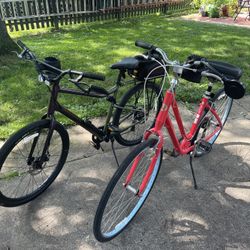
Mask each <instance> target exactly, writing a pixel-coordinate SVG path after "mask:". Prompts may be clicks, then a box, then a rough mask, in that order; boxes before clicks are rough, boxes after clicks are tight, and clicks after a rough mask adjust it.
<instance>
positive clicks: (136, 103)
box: [0, 41, 164, 207]
mask: <svg viewBox="0 0 250 250" xmlns="http://www.w3.org/2000/svg"><path fill="white" fill-rule="evenodd" d="M17 44H18V45H19V47H20V48H21V49H22V52H21V53H20V54H18V57H19V58H21V59H26V60H30V61H32V62H34V64H35V67H36V70H37V72H38V74H39V80H40V81H41V82H43V83H45V84H46V85H47V86H48V89H49V91H50V95H51V97H50V101H49V105H48V110H47V113H46V115H44V116H43V117H42V119H41V120H39V121H36V122H33V123H31V124H29V125H27V126H25V127H24V128H22V129H20V130H19V131H18V132H16V133H15V134H13V135H12V136H11V137H10V138H9V139H8V140H7V141H6V142H5V143H4V145H3V146H2V148H1V149H0V205H2V206H6V207H13V206H19V205H22V204H25V203H27V202H29V201H31V200H33V199H34V198H36V197H37V196H38V195H40V194H42V193H43V192H44V191H45V190H46V189H47V188H48V187H49V186H50V184H51V183H52V182H53V181H54V180H55V178H56V177H57V176H58V174H59V173H60V171H61V169H62V167H63V165H64V163H65V161H66V159H67V155H68V150H69V136H68V133H67V131H66V129H65V128H64V126H63V125H62V124H60V123H59V122H58V121H57V120H56V118H55V116H54V114H55V112H59V113H61V114H63V115H64V116H66V117H68V118H69V119H71V120H72V121H74V122H75V123H76V124H78V125H80V126H82V127H83V128H84V129H86V130H88V131H89V132H90V133H91V134H92V142H93V145H94V147H95V148H96V149H99V148H100V143H101V142H103V141H104V142H109V141H111V142H113V141H114V139H115V140H116V141H117V142H118V143H120V144H121V145H124V146H132V145H136V144H138V143H140V142H141V140H142V136H143V133H144V131H145V129H147V128H151V127H152V126H153V125H154V121H155V118H156V116H157V113H158V111H159V108H160V107H161V104H162V97H161V95H160V93H161V90H160V87H159V86H158V85H157V84H156V83H155V81H156V79H161V77H162V75H164V72H161V71H159V70H157V69H156V70H154V68H156V63H155V62H152V61H150V60H147V59H146V57H143V56H137V57H131V58H125V59H123V60H122V61H120V62H118V63H116V64H114V65H112V66H111V68H112V69H117V70H119V74H118V78H117V80H116V84H115V86H113V87H112V88H110V89H108V90H106V89H104V88H102V87H100V86H96V85H91V84H87V83H86V82H84V81H83V79H84V78H88V79H94V80H100V81H104V80H105V78H104V77H103V76H102V75H99V74H93V73H85V72H79V71H75V70H62V69H61V65H60V61H59V60H58V59H56V58H54V57H47V58H45V60H44V61H40V60H38V59H37V58H36V56H35V55H34V53H32V52H31V50H30V49H29V48H28V47H27V46H26V45H24V44H23V43H22V42H21V41H18V42H17ZM151 71H152V72H154V73H153V74H152V75H151V78H150V79H149V78H146V79H145V76H147V75H148V74H149V72H151ZM128 75H129V76H130V77H129V79H130V80H127V81H125V76H128ZM65 76H68V77H69V79H68V80H69V82H70V83H72V84H73V85H74V88H73V87H72V88H63V87H62V86H61V85H60V81H61V80H62V79H63V78H64V79H65ZM131 77H132V78H131ZM131 82H133V83H134V84H133V86H132V88H130V89H129V90H128V91H127V92H126V93H125V94H124V95H123V97H122V98H121V101H120V103H119V104H117V101H116V99H117V93H118V90H119V88H120V87H121V86H123V85H125V84H128V83H131ZM59 94H71V95H79V96H89V97H95V98H105V99H106V100H107V101H108V102H110V108H109V110H108V113H107V117H106V122H105V124H104V125H103V126H101V127H96V126H95V125H94V124H92V123H91V121H89V120H83V119H81V118H79V117H78V116H77V115H75V114H74V113H72V112H71V111H70V110H68V109H67V108H65V107H64V106H63V105H62V104H60V103H59V101H58V96H59ZM111 118H113V119H111Z"/></svg>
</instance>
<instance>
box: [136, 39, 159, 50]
mask: <svg viewBox="0 0 250 250" xmlns="http://www.w3.org/2000/svg"><path fill="white" fill-rule="evenodd" d="M135 46H137V47H141V48H143V49H147V50H151V49H156V47H155V46H154V45H152V44H150V43H146V42H143V41H139V40H137V41H136V42H135Z"/></svg>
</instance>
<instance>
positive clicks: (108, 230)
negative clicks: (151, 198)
mask: <svg viewBox="0 0 250 250" xmlns="http://www.w3.org/2000/svg"><path fill="white" fill-rule="evenodd" d="M136 45H137V46H139V47H142V48H144V49H147V50H148V52H147V54H146V55H147V56H146V57H147V58H148V59H151V60H154V61H157V62H158V63H159V67H163V68H164V70H165V72H166V76H167V75H168V73H167V72H168V70H169V68H170V67H171V68H173V75H174V77H173V79H172V80H171V81H170V88H169V89H168V90H167V91H166V94H165V97H164V101H163V104H162V107H161V110H160V112H159V114H158V116H157V118H156V121H155V126H154V127H153V128H151V129H149V130H147V131H146V132H145V134H144V141H143V142H142V143H141V144H139V145H138V146H137V147H136V148H135V149H134V150H133V151H132V152H131V153H130V154H129V155H128V156H127V158H126V159H125V160H124V161H123V163H122V164H121V166H120V167H119V169H117V171H116V172H115V174H114V175H113V177H112V179H111V180H110V182H109V184H108V186H107V188H106V190H105V191H104V193H103V195H102V198H101V200H100V203H99V205H98V208H97V211H96V215H95V220H94V235H95V237H96V239H97V240H99V241H102V242H103V241H108V240H111V239H113V238H114V237H116V236H117V235H118V234H119V233H121V232H122V230H124V229H125V227H126V226H127V225H128V224H129V223H130V222H131V221H132V219H133V218H134V217H135V215H136V214H137V212H138V211H139V209H140V208H141V207H142V205H143V203H144V202H145V200H146V198H147V197H148V195H149V193H150V191H151V189H152V187H153V185H154V182H155V180H156V177H157V174H158V172H159V170H160V166H161V161H162V155H163V145H164V137H163V132H162V129H163V127H166V129H167V131H168V133H169V136H170V138H171V141H172V144H173V152H172V155H174V156H177V155H184V154H190V159H191V160H190V166H191V170H192V175H193V180H194V187H195V188H197V184H196V180H195V175H194V171H193V167H192V157H197V156H202V155H204V154H206V153H208V152H210V151H211V149H212V145H213V144H214V142H215V140H216V139H217V138H218V136H219V134H220V132H221V130H222V128H223V125H224V124H225V122H226V121H227V118H228V115H229V113H230V110H231V107H232V103H233V99H239V98H241V97H243V96H244V94H245V88H244V85H243V84H242V83H241V82H240V81H239V79H240V77H241V75H242V70H241V69H240V68H238V67H235V66H233V65H230V64H227V63H224V62H218V61H209V60H207V59H205V58H201V57H199V56H195V55H192V56H190V57H189V58H188V60H187V62H186V63H185V64H182V65H181V64H179V63H177V62H174V61H170V60H169V59H168V58H167V55H166V53H165V52H164V51H163V50H162V49H160V48H157V47H155V46H153V45H151V44H147V43H144V42H141V41H137V42H136ZM180 77H181V78H184V79H186V80H189V81H192V82H200V81H201V78H202V77H206V78H208V80H209V83H208V87H207V90H206V92H205V93H204V95H203V97H202V99H201V102H200V105H199V108H198V111H197V113H196V115H195V118H194V121H193V123H192V126H191V128H189V130H188V132H186V130H185V128H184V125H183V121H182V118H181V115H180V112H179V108H178V104H177V101H176V99H175V92H176V87H177V85H178V83H179V78H180ZM165 78H166V77H165ZM166 79H167V78H166ZM216 82H221V83H223V84H224V86H223V88H222V89H220V90H218V91H217V92H216V93H213V85H214V83H216ZM170 108H171V109H172V111H173V117H174V119H175V120H176V122H177V125H178V126H177V127H178V129H179V132H180V134H181V137H179V138H178V136H177V135H176V132H175V128H174V125H173V122H172V119H173V118H171V116H170V114H169V111H170Z"/></svg>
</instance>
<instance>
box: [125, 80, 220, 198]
mask: <svg viewBox="0 0 250 250" xmlns="http://www.w3.org/2000/svg"><path fill="white" fill-rule="evenodd" d="M211 90H212V88H211V86H209V87H208V89H207V91H206V93H205V94H204V96H203V97H202V99H201V103H200V105H199V109H198V111H197V113H196V116H195V120H194V122H193V123H192V126H191V128H190V130H189V132H188V133H186V132H185V129H184V125H183V121H182V118H181V115H180V112H179V108H178V104H177V102H176V99H175V86H174V85H172V86H171V87H170V88H169V89H168V90H167V91H166V93H165V97H164V100H163V104H162V107H161V110H160V112H159V114H158V116H157V118H156V122H155V126H154V128H152V129H150V130H148V131H146V133H145V135H144V139H145V140H147V139H148V138H149V137H150V136H152V135H156V136H157V138H158V144H157V145H156V146H155V148H156V149H155V150H156V153H155V154H154V156H153V158H152V160H151V164H150V165H149V167H148V170H147V172H146V174H145V176H144V178H143V180H142V183H141V185H140V187H139V189H138V192H137V195H138V196H140V194H142V193H143V191H144V190H145V187H146V185H147V183H148V181H149V178H150V176H151V174H152V172H153V169H154V166H155V164H156V161H157V159H158V157H159V155H160V153H161V150H162V148H163V144H164V138H163V133H162V128H163V126H164V127H165V128H166V129H167V131H168V134H169V136H170V139H171V141H172V144H173V147H174V150H175V151H176V152H177V153H178V154H180V155H184V154H189V153H191V152H192V151H193V150H194V148H195V141H194V139H195V137H196V135H197V132H198V129H199V126H200V124H201V122H202V119H203V117H204V114H206V113H207V112H208V111H211V113H212V114H213V115H214V116H215V118H216V119H217V121H218V124H219V126H218V128H217V129H216V130H215V131H214V132H213V133H212V134H211V135H209V138H212V137H213V136H214V135H215V134H217V133H219V131H220V130H221V129H222V127H223V124H222V122H221V119H220V117H219V116H218V114H217V112H216V110H215V109H214V108H213V106H211V105H210V103H209V101H210V98H211V97H210V94H211ZM170 107H171V108H172V110H173V115H174V118H175V120H176V122H177V126H178V129H179V131H180V134H181V137H182V138H181V140H179V139H178V138H177V135H176V132H175V129H174V126H173V123H172V121H171V119H170V117H169V109H170ZM209 138H208V139H209ZM142 154H143V153H141V155H139V156H138V157H137V158H136V159H135V161H134V162H133V165H132V167H131V169H130V171H129V173H128V176H127V178H126V181H125V183H124V186H125V187H126V186H127V185H128V184H129V182H130V181H131V179H132V178H133V174H134V171H135V169H136V167H137V165H138V163H139V162H140V160H141V158H142V157H143V155H142Z"/></svg>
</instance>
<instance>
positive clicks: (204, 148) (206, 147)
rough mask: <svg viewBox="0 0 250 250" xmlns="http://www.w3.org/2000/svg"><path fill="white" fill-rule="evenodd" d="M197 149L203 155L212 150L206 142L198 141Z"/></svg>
mask: <svg viewBox="0 0 250 250" xmlns="http://www.w3.org/2000/svg"><path fill="white" fill-rule="evenodd" d="M197 149H198V150H200V151H202V153H203V154H205V153H206V154H207V153H209V152H210V151H211V150H212V145H211V144H210V143H209V142H207V141H203V140H201V141H199V142H198V144H197Z"/></svg>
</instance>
